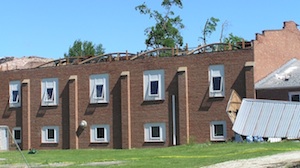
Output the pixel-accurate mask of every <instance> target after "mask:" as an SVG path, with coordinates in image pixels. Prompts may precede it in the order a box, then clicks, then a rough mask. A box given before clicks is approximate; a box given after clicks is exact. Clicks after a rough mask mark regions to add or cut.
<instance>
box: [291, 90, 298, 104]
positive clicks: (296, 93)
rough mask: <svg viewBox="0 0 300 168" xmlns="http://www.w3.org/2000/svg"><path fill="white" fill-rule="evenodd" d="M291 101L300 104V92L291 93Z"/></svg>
mask: <svg viewBox="0 0 300 168" xmlns="http://www.w3.org/2000/svg"><path fill="white" fill-rule="evenodd" d="M289 100H290V101H296V102H299V101H300V92H289Z"/></svg>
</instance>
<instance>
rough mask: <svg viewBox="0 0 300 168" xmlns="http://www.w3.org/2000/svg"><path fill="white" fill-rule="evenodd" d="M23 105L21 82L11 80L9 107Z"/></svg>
mask: <svg viewBox="0 0 300 168" xmlns="http://www.w3.org/2000/svg"><path fill="white" fill-rule="evenodd" d="M20 106H21V82H20V81H11V82H9V107H20Z"/></svg>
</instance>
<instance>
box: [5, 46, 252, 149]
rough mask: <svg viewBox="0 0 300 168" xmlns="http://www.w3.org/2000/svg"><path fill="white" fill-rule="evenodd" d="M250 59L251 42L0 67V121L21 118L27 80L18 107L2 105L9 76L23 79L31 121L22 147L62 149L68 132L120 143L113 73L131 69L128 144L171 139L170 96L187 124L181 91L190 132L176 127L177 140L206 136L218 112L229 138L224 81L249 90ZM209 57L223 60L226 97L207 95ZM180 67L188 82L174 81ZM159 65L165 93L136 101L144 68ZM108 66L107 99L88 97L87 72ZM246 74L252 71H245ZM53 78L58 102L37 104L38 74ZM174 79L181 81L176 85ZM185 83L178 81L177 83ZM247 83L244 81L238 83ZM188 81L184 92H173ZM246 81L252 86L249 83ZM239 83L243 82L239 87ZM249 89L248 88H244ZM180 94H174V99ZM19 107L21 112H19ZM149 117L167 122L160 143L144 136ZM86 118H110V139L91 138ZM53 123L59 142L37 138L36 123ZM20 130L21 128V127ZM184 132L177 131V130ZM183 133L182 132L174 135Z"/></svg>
mask: <svg viewBox="0 0 300 168" xmlns="http://www.w3.org/2000/svg"><path fill="white" fill-rule="evenodd" d="M247 61H253V50H252V49H247V50H235V51H225V52H214V53H205V54H200V55H191V56H181V57H164V58H155V57H152V58H144V59H137V60H134V61H119V62H117V61H116V62H102V63H97V64H86V65H68V66H59V67H48V68H37V69H29V70H16V71H7V72H1V73H0V77H1V79H2V82H1V83H0V86H1V87H0V88H1V89H0V94H1V95H2V96H1V98H0V99H1V101H0V108H2V110H1V111H3V114H2V117H1V118H0V123H1V125H8V126H9V127H10V129H12V128H13V127H15V126H19V125H22V123H23V126H24V125H25V124H26V122H25V121H24V120H25V118H24V117H26V114H27V105H26V103H28V101H29V100H26V97H24V96H25V95H24V94H27V92H26V91H27V89H28V86H23V87H22V91H23V92H24V94H23V98H22V107H21V108H16V109H10V108H7V107H8V104H7V103H8V85H9V81H11V80H21V81H22V80H23V79H30V90H31V92H30V94H31V95H30V102H31V106H30V114H31V115H30V118H31V122H30V129H31V135H30V140H31V144H25V143H27V142H28V140H27V139H26V138H24V137H23V141H24V145H23V148H24V149H26V148H30V147H32V148H36V149H68V148H75V147H76V140H74V137H75V136H76V133H77V135H78V147H79V148H127V147H128V141H127V139H128V132H127V126H128V123H126V121H128V120H127V118H126V117H127V113H128V111H127V107H128V104H126V103H127V102H128V100H126V99H127V94H128V93H127V90H125V89H126V88H127V84H128V83H127V81H126V80H127V79H124V78H126V77H120V74H121V73H122V71H129V72H130V90H131V92H130V94H131V99H130V102H131V103H130V106H131V139H132V144H131V145H132V147H134V148H139V147H149V146H151V147H152V146H170V145H171V144H172V106H171V96H172V95H175V96H176V100H177V101H176V102H177V103H176V104H177V106H176V111H177V113H176V118H177V119H176V122H177V128H178V129H179V127H180V130H187V128H186V123H184V120H183V121H182V119H181V117H182V116H181V115H182V114H181V113H179V112H178V111H180V109H182V108H183V109H184V108H186V107H185V106H186V105H185V104H183V103H185V100H186V99H188V102H189V104H188V107H189V109H188V111H189V127H190V128H189V130H190V133H189V136H190V137H184V135H186V134H185V133H184V131H179V130H177V135H178V136H180V138H179V137H177V139H178V140H179V142H178V144H184V143H186V139H187V138H192V139H193V140H195V141H196V142H207V141H209V140H210V130H209V129H210V128H209V124H210V122H211V121H216V120H225V121H226V122H227V134H228V138H231V137H232V136H233V132H232V130H231V128H232V124H231V122H230V120H229V118H228V116H227V114H226V111H225V109H226V105H227V102H228V100H229V97H230V93H231V89H235V90H236V91H237V92H238V93H239V94H240V96H241V97H246V95H247V96H253V94H254V93H253V92H252V95H251V90H252V91H253V83H251V82H253V80H251V79H250V80H248V79H247V80H246V78H245V74H246V73H247V78H252V77H253V73H251V72H252V71H251V70H250V71H249V69H247V68H245V67H244V65H245V62H247ZM211 64H224V67H225V88H226V90H225V97H224V98H209V97H208V86H209V83H208V67H209V65H211ZM179 67H187V74H188V86H184V87H178V86H181V85H182V84H183V83H182V81H181V80H182V78H181V77H180V75H182V74H179V73H178V72H177V69H178V68H179ZM157 69H164V70H165V100H163V101H151V102H145V101H143V71H145V70H157ZM103 73H108V74H109V84H110V100H109V103H108V104H95V105H94V104H89V75H91V74H103ZM251 74H252V75H251ZM71 75H77V78H78V80H77V82H78V121H77V122H80V121H81V120H86V121H87V123H88V127H87V128H86V129H84V130H81V131H80V130H77V129H76V128H75V123H76V121H74V119H75V117H76V114H75V112H74V108H75V99H74V97H75V81H73V80H69V77H70V76H71ZM43 78H58V79H59V105H58V106H54V107H41V106H40V103H41V79H43ZM179 84H180V85H179ZM183 85H184V84H183ZM245 86H248V87H249V88H247V89H246V88H245ZM185 87H188V97H184V96H183V97H179V98H178V96H180V95H181V94H179V93H183V92H184V91H183V90H181V89H183V88H185ZM251 87H252V88H251ZM246 90H248V91H247V92H246ZM249 90H250V91H249ZM179 100H180V101H179ZM20 113H22V116H23V118H22V119H20V118H21V115H20ZM148 122H155V123H157V122H164V123H166V141H165V142H164V143H145V142H144V124H145V123H148ZM93 124H109V125H110V142H109V143H104V144H91V143H90V131H89V126H90V125H93ZM47 125H49V126H59V127H60V130H59V132H60V136H59V143H58V144H41V128H42V126H47ZM22 131H23V134H24V133H25V134H26V131H27V129H25V128H22ZM183 134H184V135H183ZM181 136H182V137H181Z"/></svg>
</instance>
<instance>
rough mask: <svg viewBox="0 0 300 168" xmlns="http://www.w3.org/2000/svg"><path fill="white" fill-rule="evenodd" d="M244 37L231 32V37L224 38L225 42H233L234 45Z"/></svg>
mask: <svg viewBox="0 0 300 168" xmlns="http://www.w3.org/2000/svg"><path fill="white" fill-rule="evenodd" d="M243 40H244V39H243V38H242V37H239V36H235V35H233V34H232V33H230V34H229V37H226V38H224V40H223V42H224V43H231V44H233V45H237V43H238V42H242V41H243Z"/></svg>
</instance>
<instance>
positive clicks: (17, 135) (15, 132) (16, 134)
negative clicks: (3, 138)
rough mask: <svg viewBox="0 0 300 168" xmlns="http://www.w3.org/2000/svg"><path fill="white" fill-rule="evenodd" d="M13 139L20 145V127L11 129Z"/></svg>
mask: <svg viewBox="0 0 300 168" xmlns="http://www.w3.org/2000/svg"><path fill="white" fill-rule="evenodd" d="M13 138H14V140H15V141H16V142H17V143H21V127H15V128H14V129H13Z"/></svg>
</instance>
